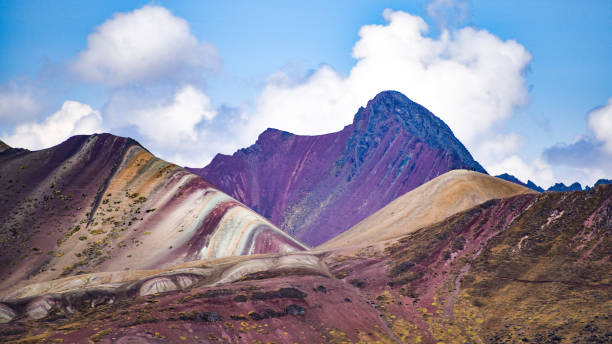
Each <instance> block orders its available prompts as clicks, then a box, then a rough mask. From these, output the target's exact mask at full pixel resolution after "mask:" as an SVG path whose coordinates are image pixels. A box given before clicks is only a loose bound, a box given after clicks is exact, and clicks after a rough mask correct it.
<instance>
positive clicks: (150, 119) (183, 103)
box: [107, 85, 216, 149]
mask: <svg viewBox="0 0 612 344" xmlns="http://www.w3.org/2000/svg"><path fill="white" fill-rule="evenodd" d="M137 98H138V97H137V96H134V95H130V94H126V93H119V94H116V95H115V96H114V97H113V98H112V99H111V101H110V103H109V106H108V107H107V114H108V115H109V117H110V120H111V123H112V125H113V127H124V126H134V127H135V128H136V130H137V131H138V132H139V133H140V134H141V135H143V136H144V137H145V139H146V140H147V141H148V142H150V143H152V144H154V145H156V146H165V147H177V148H179V149H180V148H182V147H183V146H182V145H192V144H194V142H196V141H197V140H199V139H201V138H202V137H203V136H204V135H205V133H204V132H203V131H202V130H198V129H197V125H198V124H199V123H201V122H202V121H210V120H212V119H213V118H214V117H215V116H216V110H215V109H214V107H213V106H212V104H211V102H210V99H209V98H208V96H207V95H206V94H204V93H203V92H202V91H200V90H198V89H196V88H195V87H193V86H189V85H188V86H184V87H182V88H180V89H179V90H177V91H176V93H175V94H174V96H173V97H172V98H169V99H162V100H154V99H153V98H152V97H145V98H144V99H137Z"/></svg>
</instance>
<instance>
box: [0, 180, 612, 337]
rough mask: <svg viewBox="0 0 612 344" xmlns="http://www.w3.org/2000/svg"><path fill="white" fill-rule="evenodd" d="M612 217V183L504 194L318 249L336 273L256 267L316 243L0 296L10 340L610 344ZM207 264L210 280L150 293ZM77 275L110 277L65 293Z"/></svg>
mask: <svg viewBox="0 0 612 344" xmlns="http://www.w3.org/2000/svg"><path fill="white" fill-rule="evenodd" d="M611 221H612V186H607V185H602V186H599V187H597V188H594V189H592V190H589V191H579V192H561V193H557V192H552V193H543V194H536V193H527V194H521V195H517V196H514V197H510V198H504V199H493V200H490V201H487V202H485V203H483V204H480V205H478V206H476V207H474V208H471V209H468V210H466V211H464V212H461V213H458V214H455V215H452V216H450V217H448V218H447V219H445V220H443V221H441V222H438V223H436V224H434V225H432V226H427V227H424V228H421V229H419V230H417V231H414V232H412V233H409V234H407V235H405V236H403V237H400V238H397V239H393V240H390V241H389V242H388V243H386V245H384V247H383V245H380V246H378V245H370V243H369V242H364V243H362V246H363V249H362V250H360V251H358V252H357V253H355V254H351V255H341V254H338V251H334V250H331V251H328V252H326V253H318V255H323V256H322V258H323V259H324V261H325V262H326V263H327V265H328V266H329V268H330V270H331V272H332V274H333V277H331V278H330V277H329V276H327V275H325V274H323V273H321V272H319V273H316V269H312V270H310V272H308V273H306V274H296V273H295V269H290V270H289V271H285V272H280V271H262V270H259V272H257V273H252V274H248V272H249V271H251V272H252V271H257V270H254V269H252V268H251V266H253V265H254V266H257V265H258V264H259V263H258V262H257V260H259V259H262V260H264V259H272V260H277V261H278V262H279V263H280V262H281V260H283V259H284V260H286V261H297V260H299V259H303V260H304V261H306V260H308V259H309V258H308V257H311V258H314V257H315V255H313V254H312V253H294V254H291V255H286V256H279V255H276V256H271V255H266V256H261V257H245V256H243V257H228V258H222V259H219V260H215V261H207V262H194V263H193V264H192V265H183V266H182V267H181V269H182V270H179V271H174V272H173V273H172V274H170V273H169V272H167V271H158V272H155V273H152V272H148V276H149V277H146V278H151V279H146V278H145V279H144V280H141V281H138V280H137V281H135V282H133V283H129V284H128V285H127V286H124V287H117V286H116V285H114V284H113V283H108V282H109V281H110V280H112V279H111V278H112V277H109V276H106V277H104V276H100V278H101V279H104V281H99V280H97V279H92V278H89V279H86V278H85V276H76V277H71V279H70V280H69V281H63V282H62V283H63V284H62V283H58V284H59V285H56V286H55V288H48V289H44V290H43V289H38V291H39V292H40V293H35V292H33V291H34V289H35V288H32V289H28V290H26V292H24V293H21V294H19V295H21V296H22V297H23V298H12V299H11V298H1V300H2V302H3V303H2V304H0V320H3V319H13V320H12V321H11V322H10V323H8V324H0V336H2V338H3V340H4V341H5V342H7V343H23V342H44V341H46V342H64V343H80V342H83V341H84V339H85V340H87V339H89V340H91V341H92V342H102V343H110V342H116V343H127V342H136V343H160V342H166V341H167V342H173V343H174V342H178V343H180V342H204V343H206V342H230V343H261V342H264V343H265V342H277V343H294V342H298V343H318V342H324V343H342V342H349V343H375V342H382V343H440V342H444V343H466V342H468V343H609V342H610V341H611V340H612V331H610V309H612V283H611V282H612V261H611V260H610V252H612V235H611V234H612V233H611V230H612V222H611ZM377 246H378V247H379V248H377ZM241 262H248V263H249V264H251V266H248V267H246V268H245V267H240V266H239V265H240V264H241ZM293 266H294V267H296V266H299V265H293ZM307 266H310V267H314V265H312V264H310V265H307ZM188 267H189V268H190V269H192V270H189V269H187V268H188ZM202 270H203V271H202ZM214 270H222V271H223V272H222V273H221V276H226V277H232V278H226V279H223V280H222V281H219V283H214V282H213V283H208V282H210V281H218V279H214V278H213V279H211V278H212V277H215V274H218V273H216V272H214ZM204 271H207V272H204ZM195 272H197V273H201V274H202V275H203V277H201V278H203V280H200V282H196V283H195V284H192V285H190V286H188V287H185V288H179V289H175V290H171V291H168V292H165V293H152V294H149V293H148V291H154V290H156V289H157V287H155V286H165V285H168V284H171V283H179V281H183V280H184V279H185V278H186V275H187V274H188V273H195ZM236 272H241V274H240V273H238V274H237V273H236ZM207 274H208V275H207ZM207 276H210V277H207ZM235 277H239V278H237V279H236V278H235ZM79 279H82V280H88V281H90V280H92V281H94V282H97V283H100V282H102V283H104V282H106V283H107V284H106V285H104V284H102V285H99V286H98V288H97V289H95V290H91V289H90V290H85V291H80V292H78V291H77V292H72V293H63V294H62V290H66V289H68V288H70V287H74V283H73V282H74V281H75V280H77V281H79ZM207 281H208V282H207ZM104 288H106V289H104ZM45 290H46V291H49V293H48V294H45V293H44V291H45ZM109 290H110V291H109ZM139 291H140V292H141V293H140V295H142V296H139ZM142 291H144V292H145V293H142ZM84 296H86V297H88V298H89V299H87V298H86V299H85V300H86V301H87V302H86V301H84V300H83V297H84ZM49 310H52V311H49ZM39 316H40V317H41V319H40V320H35V319H38V318H37V317H39ZM11 317H12V318H11ZM0 322H2V321H0Z"/></svg>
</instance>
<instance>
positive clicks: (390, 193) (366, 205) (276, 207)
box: [192, 91, 486, 245]
mask: <svg viewBox="0 0 612 344" xmlns="http://www.w3.org/2000/svg"><path fill="white" fill-rule="evenodd" d="M454 169H467V170H472V171H477V172H483V173H486V171H485V170H484V169H483V168H482V166H480V164H479V163H478V162H476V161H475V160H474V158H473V157H472V156H471V155H470V153H469V152H468V150H467V149H466V148H465V146H463V144H462V143H461V142H459V140H458V139H457V138H456V137H455V136H454V134H453V132H452V131H451V130H450V128H449V127H448V126H447V125H446V124H445V123H444V122H443V121H442V120H441V119H440V118H438V117H436V116H435V115H434V114H433V113H431V112H430V111H429V110H427V109H426V108H425V107H423V106H421V105H419V104H417V103H415V102H413V101H412V100H410V99H408V97H406V96H405V95H403V94H401V93H400V92H397V91H384V92H381V93H379V94H378V95H376V97H374V98H373V99H372V100H370V101H369V102H368V104H367V106H366V107H362V108H360V109H359V110H358V111H357V113H356V114H355V117H354V120H353V123H352V124H350V125H347V126H346V127H344V129H342V130H341V131H338V132H335V133H329V134H325V135H313V136H305V135H294V134H291V133H288V132H285V131H281V130H278V129H267V130H266V131H264V132H263V133H262V134H261V135H260V136H259V138H258V139H257V142H255V144H253V145H251V146H249V147H248V148H244V149H241V150H239V151H238V152H236V153H234V154H233V155H232V156H224V157H223V159H221V158H215V159H213V161H211V163H210V164H209V165H208V166H206V167H204V168H202V169H192V171H194V172H196V173H198V174H199V175H200V176H202V177H204V178H205V179H207V180H209V181H210V182H211V183H213V184H214V185H217V186H218V187H219V188H221V189H222V190H223V191H225V192H226V193H228V194H230V195H231V196H233V197H235V198H236V199H237V200H239V201H240V202H242V203H244V204H247V205H249V206H250V207H251V208H253V209H254V210H256V211H257V212H259V213H260V214H262V215H264V216H265V217H267V218H268V219H270V221H271V222H272V223H274V224H276V225H277V226H279V227H281V228H282V229H283V230H284V231H286V232H288V233H290V234H293V235H295V236H296V237H297V238H298V239H300V240H302V241H304V242H305V243H306V244H309V245H318V244H320V243H322V242H324V241H327V240H328V239H330V238H331V237H333V236H335V235H337V234H339V233H341V232H343V231H345V230H346V229H348V228H349V227H351V226H353V225H354V224H356V223H357V222H359V221H361V220H362V219H364V218H365V217H366V216H368V215H371V214H372V213H373V212H375V211H376V210H378V209H380V208H382V207H383V206H384V205H386V204H387V203H389V202H390V201H391V200H393V199H395V198H396V197H398V196H400V195H402V194H404V193H406V192H407V191H410V190H412V189H414V188H416V187H418V186H420V185H421V184H423V183H425V182H427V181H429V180H431V179H433V178H435V177H437V176H439V175H441V174H443V173H446V172H448V171H450V170H454ZM338 214H343V215H342V216H338Z"/></svg>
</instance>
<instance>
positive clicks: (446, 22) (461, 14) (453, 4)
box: [427, 0, 470, 28]
mask: <svg viewBox="0 0 612 344" xmlns="http://www.w3.org/2000/svg"><path fill="white" fill-rule="evenodd" d="M427 14H428V15H429V16H430V17H431V18H433V19H434V20H435V21H436V23H438V25H439V26H440V27H442V28H446V27H448V26H455V25H458V24H461V23H462V22H463V21H465V20H466V19H468V17H469V16H470V12H469V6H468V3H467V2H465V1H458V0H434V1H432V2H431V3H429V5H427Z"/></svg>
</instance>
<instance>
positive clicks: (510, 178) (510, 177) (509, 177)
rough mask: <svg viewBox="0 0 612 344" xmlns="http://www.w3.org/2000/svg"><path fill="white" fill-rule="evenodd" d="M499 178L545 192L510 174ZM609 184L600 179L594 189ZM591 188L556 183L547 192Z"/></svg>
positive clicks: (607, 180) (529, 182) (576, 183)
mask: <svg viewBox="0 0 612 344" xmlns="http://www.w3.org/2000/svg"><path fill="white" fill-rule="evenodd" d="M495 177H497V178H501V179H503V180H507V181H509V182H512V183H515V184H519V185H522V186H524V187H527V188H530V189H532V190H535V191H537V192H544V191H545V190H544V189H543V188H541V187H539V186H537V185H536V184H535V183H533V182H532V181H531V180H528V181H527V184H525V183H523V182H522V181H520V180H519V179H518V178H516V177H515V176H513V175H511V174H508V173H504V174H500V175H498V176H495ZM607 184H612V180H610V179H599V180H598V181H596V182H595V184H593V187H596V186H599V185H607ZM590 189H591V187H590V186H588V185H585V187H584V189H583V188H582V185H580V183H578V182H575V183H573V184H572V185H570V186H567V185H565V184H563V183H556V184H555V185H553V186H551V187H549V188H548V189H547V190H546V191H555V192H562V191H582V190H590Z"/></svg>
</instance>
